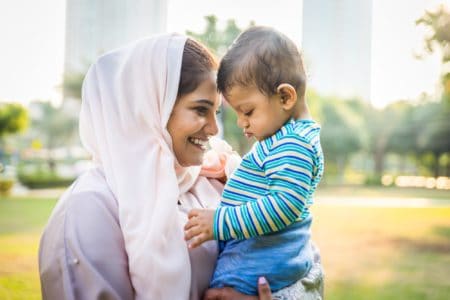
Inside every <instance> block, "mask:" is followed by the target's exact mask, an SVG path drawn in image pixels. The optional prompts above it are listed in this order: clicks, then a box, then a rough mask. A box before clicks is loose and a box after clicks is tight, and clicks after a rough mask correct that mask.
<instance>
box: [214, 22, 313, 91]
mask: <svg viewBox="0 0 450 300" xmlns="http://www.w3.org/2000/svg"><path fill="white" fill-rule="evenodd" d="M281 83H288V84H291V85H292V86H293V87H294V88H295V89H296V91H297V94H298V97H299V98H302V97H304V94H305V89H306V74H305V69H304V67H303V59H302V55H301V54H300V52H299V50H298V48H297V46H296V45H295V44H294V42H293V41H292V40H290V39H289V38H288V37H287V36H285V35H284V34H282V33H281V32H279V31H277V30H275V29H272V28H270V27H263V26H254V27H250V28H249V29H247V30H246V31H244V32H243V33H241V34H240V35H239V36H238V38H237V39H236V40H235V41H234V43H233V44H232V45H231V47H230V49H229V50H228V52H227V53H226V54H225V56H224V57H223V58H222V60H221V62H220V66H219V71H218V74H217V88H218V90H219V91H220V92H221V93H222V94H224V95H225V97H226V96H227V92H229V91H230V89H231V88H232V87H233V86H236V85H238V86H242V87H248V86H256V87H257V88H258V89H259V90H260V91H261V93H263V94H264V95H266V96H272V95H275V94H276V93H277V87H278V86H279V85H280V84H281Z"/></svg>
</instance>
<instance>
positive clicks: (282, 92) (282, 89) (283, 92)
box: [277, 83, 297, 110]
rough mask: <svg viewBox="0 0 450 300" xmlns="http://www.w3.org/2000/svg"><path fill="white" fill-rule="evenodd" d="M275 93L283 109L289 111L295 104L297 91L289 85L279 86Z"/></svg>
mask: <svg viewBox="0 0 450 300" xmlns="http://www.w3.org/2000/svg"><path fill="white" fill-rule="evenodd" d="M277 93H278V96H279V99H280V101H281V106H282V107H283V109H285V110H291V109H292V108H293V107H294V106H295V104H296V103H297V91H296V90H295V88H294V87H293V86H292V85H290V84H289V83H282V84H280V85H279V86H278V87H277Z"/></svg>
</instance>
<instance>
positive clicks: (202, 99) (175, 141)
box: [167, 73, 220, 167]
mask: <svg viewBox="0 0 450 300" xmlns="http://www.w3.org/2000/svg"><path fill="white" fill-rule="evenodd" d="M214 79H215V78H214V75H213V74H212V73H211V76H210V77H208V79H206V80H204V81H203V82H202V83H201V84H200V85H199V86H198V87H197V89H196V90H194V91H193V92H191V93H189V94H186V95H184V96H181V97H180V98H178V99H177V101H176V102H175V106H174V108H173V110H172V114H171V115H170V118H169V122H168V123H167V130H168V131H169V134H170V136H171V137H172V146H173V151H174V153H175V157H176V158H177V160H178V163H179V164H180V165H182V166H185V167H187V166H194V165H200V164H201V163H202V161H203V154H204V153H205V150H206V146H207V143H208V138H209V137H210V136H212V135H216V134H217V131H218V129H217V120H216V112H217V110H218V108H219V105H220V103H219V102H220V100H219V95H218V93H217V88H216V83H215V80H214Z"/></svg>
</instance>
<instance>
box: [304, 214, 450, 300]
mask: <svg viewBox="0 0 450 300" xmlns="http://www.w3.org/2000/svg"><path fill="white" fill-rule="evenodd" d="M314 214H315V220H314V225H313V226H314V227H313V237H314V239H315V240H316V242H317V244H318V245H319V248H320V249H321V253H322V259H323V264H324V267H325V271H326V274H327V276H326V281H325V282H326V295H327V297H326V299H332V300H333V299H436V300H438V299H448V295H449V294H450V281H449V280H448V278H450V269H449V267H448V266H450V207H448V208H447V207H446V208H442V207H440V208H379V207H377V208H373V207H342V206H317V207H315V208H314Z"/></svg>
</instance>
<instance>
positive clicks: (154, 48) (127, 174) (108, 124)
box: [80, 34, 211, 299]
mask: <svg viewBox="0 0 450 300" xmlns="http://www.w3.org/2000/svg"><path fill="white" fill-rule="evenodd" d="M185 42H186V37H184V36H181V35H176V34H168V35H160V36H156V37H151V38H147V39H143V40H140V41H137V42H135V43H133V44H131V45H129V46H127V47H124V48H120V49H118V50H115V51H112V52H110V53H108V54H106V55H104V56H102V57H100V58H99V60H98V61H97V62H96V63H95V64H93V65H92V66H91V68H90V69H89V71H88V73H87V75H86V78H85V80H84V84H83V94H82V108H81V115H80V135H81V139H82V143H83V145H84V146H85V148H86V149H88V151H89V152H90V154H91V155H92V157H93V160H94V162H95V163H96V164H98V165H99V166H100V167H101V169H102V170H103V172H104V173H105V177H106V181H107V184H108V186H109V188H110V189H111V191H112V192H113V194H114V196H115V197H116V199H117V201H118V204H119V220H120V225H121V228H122V232H123V235H124V239H125V247H126V251H127V254H128V259H129V271H130V276H131V281H132V284H133V287H134V289H135V291H136V297H137V298H138V299H149V298H151V299H187V298H188V297H189V287H190V281H191V278H190V276H191V275H190V264H189V255H188V252H187V248H186V243H185V242H184V239H183V236H184V235H183V230H182V227H183V225H184V224H180V223H181V221H180V220H179V218H177V213H178V212H177V202H178V201H179V199H180V198H183V197H184V193H185V192H187V191H188V190H189V189H191V188H192V187H193V185H194V183H195V181H196V180H197V176H198V172H199V168H182V167H179V166H178V167H175V166H176V165H177V163H176V158H175V157H174V154H173V151H172V146H171V137H170V135H169V133H168V131H167V129H166V125H167V122H168V120H169V117H170V114H171V112H172V109H173V106H174V103H175V100H176V96H177V91H178V84H179V79H180V70H181V61H182V56H183V49H184V45H185ZM199 182H200V185H202V184H203V185H205V184H207V183H208V181H207V180H199V181H197V183H195V184H196V186H197V185H199ZM99 184H101V183H99ZM196 189H198V190H202V188H201V186H200V187H196ZM205 190H208V189H205ZM197 196H199V197H202V196H201V195H197ZM204 196H205V197H208V196H209V197H210V196H211V195H204ZM93 230H95V228H94V229H93ZM99 247H101V245H99ZM112 259H114V258H112Z"/></svg>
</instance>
